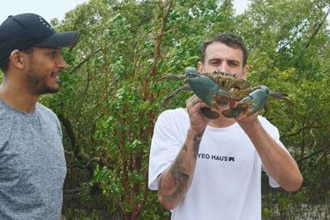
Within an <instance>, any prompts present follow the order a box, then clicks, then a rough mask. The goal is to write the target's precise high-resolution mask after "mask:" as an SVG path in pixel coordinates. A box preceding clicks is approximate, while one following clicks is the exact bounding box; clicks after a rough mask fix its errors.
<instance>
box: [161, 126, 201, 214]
mask: <svg viewBox="0 0 330 220" xmlns="http://www.w3.org/2000/svg"><path fill="white" fill-rule="evenodd" d="M202 134H203V133H196V132H194V131H192V130H190V129H189V131H188V133H187V138H186V141H185V143H184V145H183V146H182V148H181V150H180V152H179V153H178V155H177V157H176V159H175V160H174V162H173V163H172V165H171V166H170V167H169V168H168V169H166V170H165V171H164V172H163V173H162V174H161V175H160V176H159V178H158V198H159V202H160V204H162V206H163V207H164V208H166V209H168V210H172V209H174V208H175V207H176V206H177V205H178V204H179V203H180V202H181V201H182V200H183V198H184V197H185V195H186V193H187V191H188V189H189V187H190V185H191V183H192V179H193V175H194V171H195V165H196V159H197V155H198V149H199V144H200V140H201V137H202Z"/></svg>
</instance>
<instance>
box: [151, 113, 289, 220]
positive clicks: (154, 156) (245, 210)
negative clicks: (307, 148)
mask: <svg viewBox="0 0 330 220" xmlns="http://www.w3.org/2000/svg"><path fill="white" fill-rule="evenodd" d="M259 121H260V122H261V124H262V126H263V127H264V128H265V130H266V131H267V132H268V133H269V134H270V136H271V137H272V138H274V140H276V142H278V143H279V144H280V145H281V146H282V147H283V148H284V146H283V144H282V143H281V142H280V140H279V132H278V129H277V128H276V127H275V126H273V125H272V124H271V123H270V122H269V121H267V120H266V119H265V118H264V117H262V116H259ZM189 125H190V122H189V117H188V114H187V112H186V111H185V109H183V108H178V109H174V110H167V111H164V112H163V113H162V114H161V115H160V116H159V117H158V119H157V122H156V124H155V129H154V135H153V138H152V143H151V150H150V160H149V188H150V189H151V190H157V187H158V183H157V177H158V176H159V174H160V173H161V172H162V171H163V170H164V169H166V168H167V167H168V166H170V164H171V163H172V162H173V160H174V159H175V158H176V156H177V154H178V152H179V150H180V149H181V147H182V146H183V144H184V141H185V139H186V135H187V130H188V128H189ZM261 172H262V162H261V160H260V157H259V156H258V153H257V152H256V150H255V148H254V146H253V144H252V143H251V141H250V139H249V138H248V136H247V135H246V134H245V132H244V131H243V130H242V129H241V127H240V126H239V125H238V124H237V123H235V124H233V125H232V126H229V127H226V128H214V127H210V126H207V128H206V130H205V132H204V135H203V137H202V140H201V144H200V148H199V153H198V158H197V163H196V169H195V173H194V177H193V182H192V185H191V187H190V189H189V190H188V192H187V194H186V196H185V198H184V200H183V201H182V202H181V203H180V204H179V205H178V206H177V207H176V208H175V209H174V210H171V212H172V219H178V220H194V219H196V220H204V219H205V220H208V219H224V220H250V219H251V220H258V219H261ZM269 181H270V185H271V186H272V187H278V186H279V185H278V184H277V183H276V182H275V181H274V180H273V179H272V178H270V179H269Z"/></svg>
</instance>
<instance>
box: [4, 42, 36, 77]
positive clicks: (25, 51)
mask: <svg viewBox="0 0 330 220" xmlns="http://www.w3.org/2000/svg"><path fill="white" fill-rule="evenodd" d="M20 51H21V52H23V53H26V54H32V53H33V48H32V47H28V48H25V49H21V50H20ZM8 67H9V57H7V58H5V59H2V60H0V69H1V71H2V72H3V73H6V72H7V70H8Z"/></svg>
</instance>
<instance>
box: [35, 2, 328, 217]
mask: <svg viewBox="0 0 330 220" xmlns="http://www.w3.org/2000/svg"><path fill="white" fill-rule="evenodd" d="M328 11H329V3H327V1H326V0H317V1H312V0H302V1H288V0H281V1H278V0H276V1H275V0H255V1H251V3H250V7H249V10H247V11H246V12H245V13H244V14H242V15H239V16H236V15H235V14H234V10H233V6H232V1H230V0H229V1H227V0H224V1H212V0H207V1H188V0H180V1H170V0H167V1H133V0H126V1H116V0H90V1H89V2H87V3H84V4H81V5H78V6H77V8H75V9H74V10H72V11H70V12H68V13H67V14H66V16H65V19H64V20H63V21H58V20H54V21H53V22H54V24H55V25H56V28H57V29H59V30H78V31H79V32H80V41H79V43H78V44H77V45H76V46H75V48H74V49H73V51H71V52H68V51H66V50H64V51H63V54H64V57H65V59H66V61H67V63H68V65H69V67H68V69H67V70H66V71H64V72H63V74H62V76H61V80H62V82H63V86H62V89H61V91H60V92H59V94H57V95H51V96H44V97H42V99H41V101H42V102H43V103H45V104H47V105H48V106H50V107H51V108H52V109H53V110H54V111H55V112H56V113H57V114H58V116H59V117H60V119H61V121H62V124H63V131H64V143H65V149H66V158H67V161H68V168H69V169H68V177H67V180H66V185H65V193H66V194H65V198H64V201H65V203H64V214H65V216H66V217H67V218H68V219H78V218H79V217H81V218H79V219H85V218H86V219H88V218H90V219H139V218H141V219H169V212H168V211H165V210H164V209H163V208H161V207H160V206H159V204H158V201H157V194H156V193H155V192H151V191H149V190H148V189H147V167H148V156H149V145H150V141H151V137H152V132H153V125H154V122H155V120H156V118H157V115H158V114H159V113H160V112H161V111H163V110H164V109H165V108H174V107H184V105H185V100H186V98H187V97H188V96H189V95H190V93H181V94H179V95H178V96H177V97H175V98H174V99H173V100H172V101H171V102H170V103H169V105H168V106H165V107H164V108H161V103H162V101H163V100H164V99H165V97H166V96H167V95H169V94H170V92H172V91H174V90H175V89H176V88H178V87H179V86H180V85H182V83H183V82H174V81H159V79H160V78H161V77H162V76H164V75H166V74H183V72H184V69H185V67H187V66H196V64H197V62H198V60H199V53H200V45H201V42H202V41H203V40H204V39H206V38H209V37H211V36H213V35H214V34H215V33H218V32H233V33H238V34H240V35H241V36H242V37H243V39H244V40H245V42H246V45H247V47H248V49H249V51H250V54H249V60H248V63H249V66H250V75H249V76H248V79H249V81H251V83H252V84H254V85H259V84H264V85H267V86H268V87H269V88H271V89H272V90H276V91H281V92H286V93H288V94H289V97H290V99H291V101H292V103H293V104H292V105H290V104H287V103H285V102H283V101H279V100H275V99H273V98H269V101H268V104H267V109H266V110H265V111H263V112H262V114H265V116H266V117H267V118H268V119H269V120H270V121H271V122H272V123H273V124H275V125H276V126H277V127H278V128H279V130H280V132H281V135H282V141H283V143H284V144H285V145H286V146H287V147H288V149H289V150H290V151H291V152H292V154H293V156H294V157H295V158H296V159H297V161H298V162H299V165H300V167H301V170H302V172H303V175H304V178H305V184H304V187H303V189H302V190H301V191H299V192H298V193H295V194H288V193H286V192H283V191H278V190H275V191H265V192H264V198H263V202H264V204H265V205H264V211H263V214H264V217H265V219H274V218H275V217H276V215H277V214H278V213H280V215H281V216H282V217H283V216H286V217H287V218H289V215H290V214H291V215H292V214H293V213H292V210H291V209H290V207H296V206H299V204H301V203H304V204H308V205H313V204H316V203H323V204H327V203H328V204H329V200H327V198H328V197H329V192H330V189H329V182H330V179H329V170H330V164H329V160H330V152H329V151H330V150H329V149H330V147H329V143H328V140H327V137H328V133H329V128H330V127H329V126H330V125H329V121H330V118H329V117H330V116H329V114H328V113H329V112H330V104H329V103H330V96H329V94H328V92H327V88H328V85H330V82H329V80H330V79H329V64H330V63H329V62H330V61H329V59H328V58H329V56H330V49H329V48H330V47H329V31H328V30H327V29H326V28H328V26H327V22H326V20H325V18H326V16H327V12H328ZM265 185H266V184H265ZM68 192H71V194H69V193H68ZM72 192H76V193H72ZM73 196H74V199H69V198H71V197H73ZM72 201H76V202H72ZM77 201H82V202H81V203H79V202H77ZM82 210H84V211H83V212H81V211H82ZM78 213H82V214H81V216H79V217H77V215H79V214H78ZM276 213H277V214H276Z"/></svg>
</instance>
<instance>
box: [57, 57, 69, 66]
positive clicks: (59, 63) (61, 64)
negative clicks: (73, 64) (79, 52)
mask: <svg viewBox="0 0 330 220" xmlns="http://www.w3.org/2000/svg"><path fill="white" fill-rule="evenodd" d="M57 63H58V67H59V68H61V69H65V68H66V67H67V63H66V62H65V60H64V57H63V56H62V55H60V56H59V59H58V62H57Z"/></svg>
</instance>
